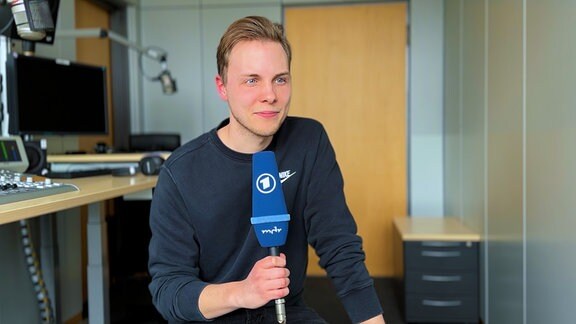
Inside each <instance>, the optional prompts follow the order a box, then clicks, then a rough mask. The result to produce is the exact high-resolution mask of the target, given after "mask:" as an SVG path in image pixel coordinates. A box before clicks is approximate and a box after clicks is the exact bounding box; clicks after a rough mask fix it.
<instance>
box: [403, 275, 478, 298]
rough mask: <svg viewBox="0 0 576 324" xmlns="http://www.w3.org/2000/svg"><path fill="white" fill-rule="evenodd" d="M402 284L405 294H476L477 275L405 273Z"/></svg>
mask: <svg viewBox="0 0 576 324" xmlns="http://www.w3.org/2000/svg"><path fill="white" fill-rule="evenodd" d="M404 283H405V288H406V292H407V293H414V292H419V293H429V292H434V293H439V292H441V293H476V292H477V291H478V274H477V272H475V271H469V272H448V271H407V272H406V274H405V278H404Z"/></svg>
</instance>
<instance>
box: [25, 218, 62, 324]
mask: <svg viewBox="0 0 576 324" xmlns="http://www.w3.org/2000/svg"><path fill="white" fill-rule="evenodd" d="M20 234H21V236H22V244H23V246H24V256H25V257H26V264H27V265H28V272H29V274H30V279H31V280H32V284H33V285H34V290H35V291H36V299H37V300H38V307H39V308H40V316H41V317H42V322H43V323H48V324H52V323H54V312H53V311H52V304H51V302H50V296H49V295H48V289H46V283H45V282H44V278H43V277H42V271H41V270H40V261H39V260H38V255H37V254H36V251H35V250H34V244H33V242H32V237H31V236H30V224H29V222H28V220H21V221H20Z"/></svg>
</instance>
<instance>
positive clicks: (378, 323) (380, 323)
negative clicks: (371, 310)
mask: <svg viewBox="0 0 576 324" xmlns="http://www.w3.org/2000/svg"><path fill="white" fill-rule="evenodd" d="M361 324H386V323H385V322H384V316H382V315H378V316H374V317H372V318H371V319H369V320H366V321H364V322H362V323H361Z"/></svg>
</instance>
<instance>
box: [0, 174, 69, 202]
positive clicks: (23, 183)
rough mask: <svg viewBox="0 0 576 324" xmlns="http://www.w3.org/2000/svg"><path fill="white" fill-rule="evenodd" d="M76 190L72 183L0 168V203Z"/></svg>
mask: <svg viewBox="0 0 576 324" xmlns="http://www.w3.org/2000/svg"><path fill="white" fill-rule="evenodd" d="M78 190H79V189H78V187H76V186H75V185H73V184H69V183H61V182H54V181H53V180H52V179H50V178H42V177H37V176H34V175H30V174H24V173H18V172H12V171H8V170H0V205H1V204H8V203H12V202H16V201H22V200H28V199H34V198H40V197H45V196H50V195H55V194H60V193H64V192H70V191H78Z"/></svg>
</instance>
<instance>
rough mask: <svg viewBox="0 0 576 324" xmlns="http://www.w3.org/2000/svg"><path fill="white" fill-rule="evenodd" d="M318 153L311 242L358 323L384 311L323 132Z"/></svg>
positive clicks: (313, 177)
mask: <svg viewBox="0 0 576 324" xmlns="http://www.w3.org/2000/svg"><path fill="white" fill-rule="evenodd" d="M317 143H318V150H317V152H318V153H317V156H316V159H315V161H314V165H313V168H312V169H313V174H312V175H311V180H310V183H309V187H308V189H309V190H308V197H307V200H308V201H307V208H306V214H305V218H306V222H307V228H308V232H309V235H308V241H309V243H310V245H311V246H312V247H313V248H314V249H315V251H316V254H317V255H318V256H319V258H320V266H321V267H322V268H324V269H325V270H326V272H327V274H328V276H329V277H330V278H331V280H332V282H333V283H334V286H335V288H336V291H337V294H338V297H339V298H340V300H341V301H342V304H343V305H344V307H345V309H346V311H347V313H348V316H349V317H350V319H351V320H352V322H354V323H358V322H361V321H364V320H367V319H369V318H372V317H374V316H376V315H379V314H381V313H382V308H381V305H380V302H379V300H378V297H377V294H376V292H375V289H374V285H373V280H372V278H371V277H370V275H369V273H368V270H367V268H366V265H365V263H364V261H365V258H366V257H365V253H364V251H363V249H362V239H361V238H360V236H358V235H357V226H356V222H355V221H354V218H353V216H352V214H351V213H350V210H349V209H348V206H347V204H346V199H345V197H344V181H343V177H342V174H341V171H340V168H339V166H338V163H337V162H336V156H335V153H334V149H333V148H332V145H331V144H330V141H329V139H328V136H327V134H326V132H325V131H324V130H323V129H322V131H321V132H320V134H319V140H318V142H317Z"/></svg>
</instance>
